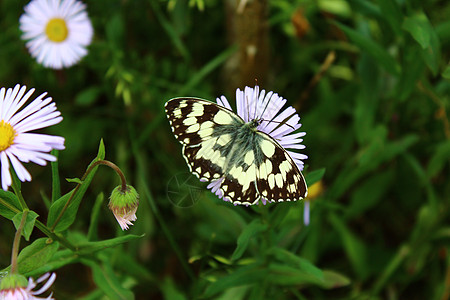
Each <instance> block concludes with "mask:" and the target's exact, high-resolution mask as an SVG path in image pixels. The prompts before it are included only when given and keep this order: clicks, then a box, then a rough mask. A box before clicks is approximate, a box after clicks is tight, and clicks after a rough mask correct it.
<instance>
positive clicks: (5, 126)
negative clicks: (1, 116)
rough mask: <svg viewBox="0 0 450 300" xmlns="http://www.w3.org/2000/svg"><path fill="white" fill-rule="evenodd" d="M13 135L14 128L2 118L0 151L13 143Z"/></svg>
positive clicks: (14, 135)
mask: <svg viewBox="0 0 450 300" xmlns="http://www.w3.org/2000/svg"><path fill="white" fill-rule="evenodd" d="M15 137H16V132H15V131H14V128H13V127H12V126H11V125H10V124H9V123H6V122H5V121H3V120H2V121H1V122H0V152H2V151H3V150H6V149H8V148H9V147H10V146H11V145H12V144H13V142H14V138H15Z"/></svg>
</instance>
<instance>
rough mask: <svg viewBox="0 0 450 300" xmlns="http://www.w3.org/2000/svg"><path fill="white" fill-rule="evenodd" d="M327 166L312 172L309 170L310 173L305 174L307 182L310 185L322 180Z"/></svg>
mask: <svg viewBox="0 0 450 300" xmlns="http://www.w3.org/2000/svg"><path fill="white" fill-rule="evenodd" d="M325 170H326V169H325V168H322V169H319V170H315V171H312V172H309V173H308V174H306V176H305V180H306V184H307V185H308V186H311V185H313V184H314V183H316V182H318V181H320V180H321V179H322V177H323V175H325Z"/></svg>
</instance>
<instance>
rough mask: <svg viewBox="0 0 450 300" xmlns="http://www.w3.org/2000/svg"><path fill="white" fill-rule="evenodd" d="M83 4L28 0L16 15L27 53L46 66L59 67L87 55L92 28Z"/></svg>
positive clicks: (69, 64) (55, 0)
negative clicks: (18, 17) (18, 16)
mask: <svg viewBox="0 0 450 300" xmlns="http://www.w3.org/2000/svg"><path fill="white" fill-rule="evenodd" d="M85 9H86V5H85V4H83V3H81V2H80V1H77V0H32V1H31V2H30V3H28V4H27V5H26V6H25V8H24V10H25V13H24V14H23V15H22V16H21V17H20V29H21V30H22V31H23V35H22V39H24V40H27V41H28V42H27V43H26V46H27V48H28V50H29V51H30V53H31V56H33V57H34V58H36V59H37V61H38V63H40V64H42V65H44V66H45V67H47V68H53V69H62V68H64V67H70V66H72V65H74V64H76V63H77V62H78V61H79V60H80V59H81V58H82V57H84V56H85V55H86V54H87V50H86V47H87V46H88V45H89V44H90V43H91V40H92V35H93V28H92V24H91V21H90V20H89V17H88V15H87V13H86V10H85Z"/></svg>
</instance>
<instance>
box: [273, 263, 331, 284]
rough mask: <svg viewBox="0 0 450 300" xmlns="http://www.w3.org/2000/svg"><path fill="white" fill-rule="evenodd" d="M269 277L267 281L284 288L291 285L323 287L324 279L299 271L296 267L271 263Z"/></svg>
mask: <svg viewBox="0 0 450 300" xmlns="http://www.w3.org/2000/svg"><path fill="white" fill-rule="evenodd" d="M268 269H269V275H268V277H267V279H268V280H269V282H271V283H273V284H277V285H282V286H289V285H304V284H313V285H322V284H323V278H322V277H317V276H315V275H314V274H310V273H307V272H304V271H302V270H299V269H298V268H296V267H292V266H289V265H286V264H280V263H271V264H270V265H269V267H268Z"/></svg>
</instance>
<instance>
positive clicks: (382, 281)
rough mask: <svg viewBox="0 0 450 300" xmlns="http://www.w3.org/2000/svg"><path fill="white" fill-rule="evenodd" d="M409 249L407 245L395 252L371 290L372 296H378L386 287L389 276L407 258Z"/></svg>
mask: <svg viewBox="0 0 450 300" xmlns="http://www.w3.org/2000/svg"><path fill="white" fill-rule="evenodd" d="M410 251H411V248H410V247H409V246H408V245H403V246H401V247H400V249H399V250H398V251H397V254H396V255H395V256H394V257H393V258H392V259H391V261H390V262H389V264H388V265H387V267H386V268H385V269H384V272H383V273H382V274H381V276H380V277H379V278H378V280H377V281H376V282H375V284H374V287H373V288H372V295H378V293H379V292H380V291H381V289H382V288H383V287H384V286H385V285H386V282H387V281H388V280H389V278H390V277H391V275H392V274H393V273H394V272H395V270H397V268H398V267H399V266H400V265H401V264H402V262H403V260H404V259H405V258H406V257H407V256H408V254H409V252H410Z"/></svg>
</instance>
